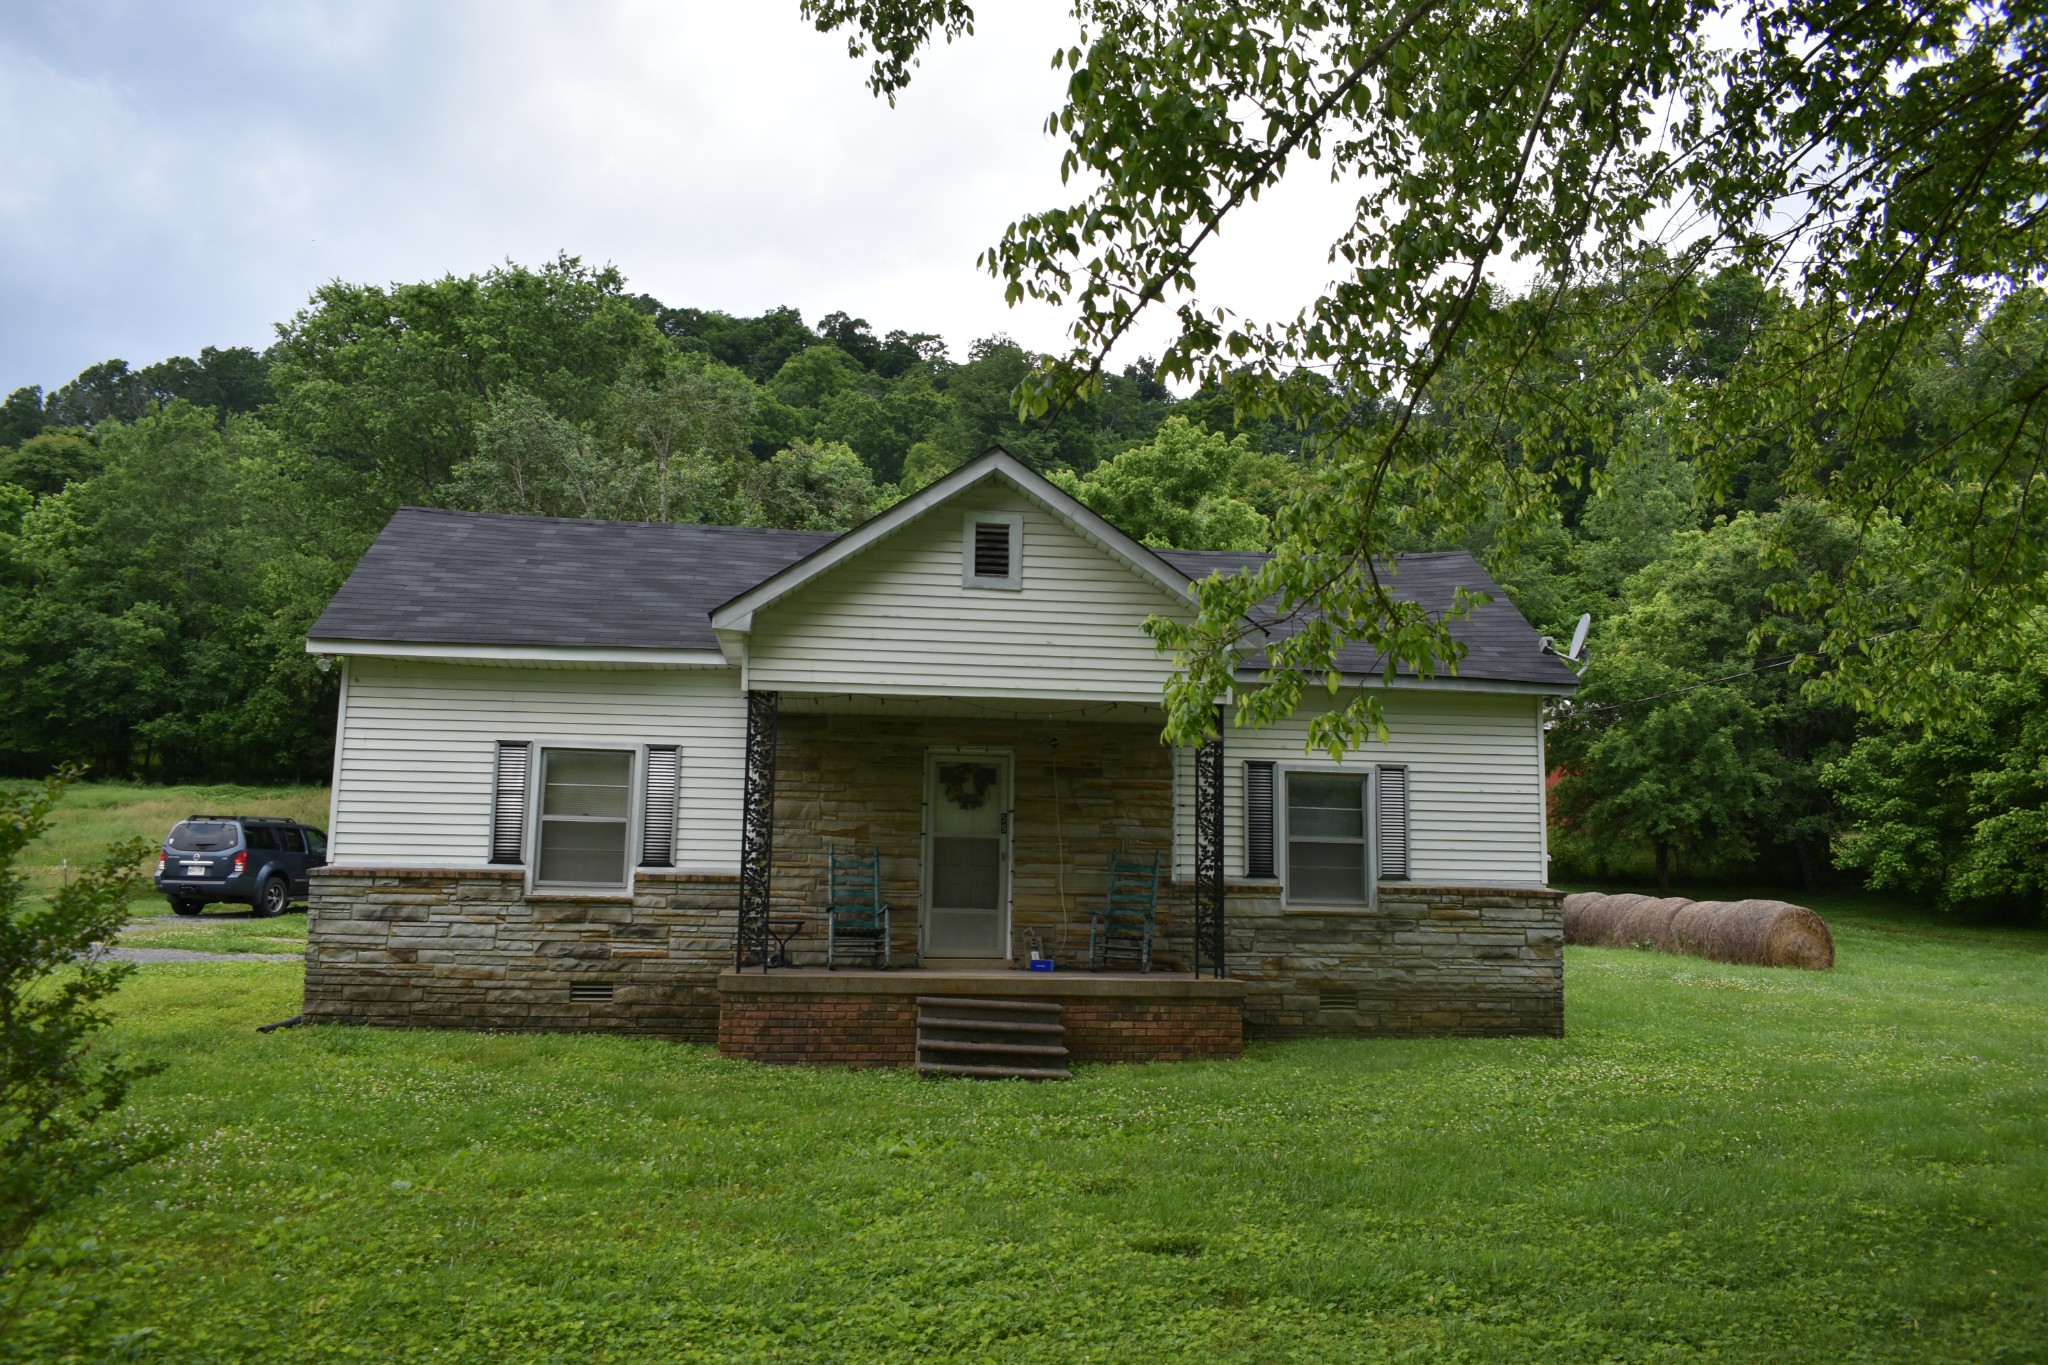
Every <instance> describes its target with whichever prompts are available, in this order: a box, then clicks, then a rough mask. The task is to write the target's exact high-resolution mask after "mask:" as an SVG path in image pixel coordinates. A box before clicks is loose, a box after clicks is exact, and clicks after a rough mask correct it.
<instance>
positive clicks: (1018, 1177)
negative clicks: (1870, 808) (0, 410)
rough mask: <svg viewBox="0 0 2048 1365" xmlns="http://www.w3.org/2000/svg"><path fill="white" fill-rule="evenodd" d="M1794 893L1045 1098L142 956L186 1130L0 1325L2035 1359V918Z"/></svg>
mask: <svg viewBox="0 0 2048 1365" xmlns="http://www.w3.org/2000/svg"><path fill="white" fill-rule="evenodd" d="M1812 903H1813V904H1815V905H1816V908H1819V909H1821V910H1822V912H1823V913H1824V914H1826V915H1827V916H1828V918H1829V919H1830V922H1831V923H1832V925H1833V927H1834V929H1835V932H1836V936H1837V943H1838V948H1839V954H1840V957H1839V960H1840V965H1839V967H1838V968H1837V970H1836V971H1834V972H1833V973H1830V974H1803V973H1794V972H1783V971H1771V970H1766V969H1758V968H1741V967H1726V966H1717V965H1714V964H1710V963H1705V962H1700V961H1697V960H1691V959H1681V958H1671V957H1664V956H1660V955H1656V954H1651V953H1641V952H1631V951H1622V950H1598V949H1571V950H1569V952H1568V954H1567V976H1566V979H1567V992H1568V1001H1569V1031H1568V1036H1566V1037H1565V1038H1563V1039H1510V1040H1424V1041H1377V1040H1365V1041H1360V1040H1348V1041H1324V1042H1310V1043H1290V1044H1273V1045H1259V1046H1255V1047H1254V1048H1253V1049H1252V1050H1251V1052H1250V1055H1249V1056H1248V1057H1247V1058H1246V1059H1245V1060H1244V1061H1242V1062H1238V1063H1229V1064H1201V1065H1179V1066H1153V1067H1089V1068H1082V1069H1080V1071H1079V1073H1078V1076H1077V1079H1076V1080H1075V1081H1073V1082H1072V1083H1069V1084H1063V1085H1051V1086H1036V1087H1034V1086H1026V1085H1016V1084H1000V1085H991V1084H977V1083H972V1082H932V1081H919V1080H917V1079H915V1078H914V1077H912V1076H908V1075H904V1074H900V1073H846V1072H822V1071H802V1070H774V1069H768V1068H762V1067H757V1066H752V1065H748V1064H742V1063H736V1062H727V1061H724V1060H721V1059H720V1058H718V1057H717V1056H716V1055H715V1054H713V1053H712V1052H710V1051H709V1050H707V1049H703V1048H698V1047H691V1046H683V1045H677V1044H672V1043H665V1042H659V1041H651V1040H635V1039H615V1038H602V1037H590V1036H583V1037H573V1036H550V1037H523V1036H514V1035H460V1034H439V1033H389V1032H376V1031H369V1030H357V1029H339V1028H298V1029H290V1030H286V1031H283V1032H279V1033H275V1034H271V1035H267V1036H265V1035H258V1034H257V1033H256V1032H255V1031H254V1027H255V1025H257V1024H260V1023H266V1022H269V1021H272V1020H276V1019H282V1018H284V1017H286V1016H288V1015H290V1014H292V1013H293V1012H294V1011H295V1010H296V1009H297V1007H298V987H299V980H300V969H299V967H298V966H296V965H295V964H270V963H258V962H249V963H233V962H229V963H198V964H191V965H151V966H147V967H144V968H143V969H141V971H140V972H139V973H138V974H137V976H136V977H135V978H134V979H133V980H132V981H131V982H130V984H129V985H128V986H127V987H126V988H125V990H124V992H123V995H122V998H121V1002H120V1007H119V1015H120V1018H119V1022H118V1025H117V1027H116V1029H115V1031H114V1041H115V1043H116V1044H117V1045H118V1046H120V1047H121V1048H123V1049H124V1050H126V1051H128V1052H129V1053H131V1054H134V1055H138V1056H146V1057H152V1058H157V1059H161V1060H162V1061H164V1062H166V1063H168V1064H169V1069H168V1070H167V1071H166V1072H164V1073H163V1074H162V1075H160V1076H158V1077H156V1078H154V1079H152V1080H149V1081H147V1082H145V1083H144V1084H143V1085H142V1086H141V1087H139V1089H138V1091H137V1094H136V1097H135V1100H134V1110H135V1112H136V1113H137V1114H138V1115H141V1116H143V1117H146V1118H147V1119H148V1120H149V1121H151V1122H153V1123H160V1124H164V1125H167V1126H169V1127H170V1128H171V1129H173V1130H175V1131H176V1132H177V1133H178V1134H180V1135H181V1137H182V1142H183V1145H182V1146H181V1147H180V1148H179V1150H178V1151H177V1152H176V1153H175V1154H174V1155H172V1156H170V1157H168V1158H166V1159H164V1160H162V1161H160V1162H158V1163H156V1164H154V1165H153V1166H150V1167H148V1168H146V1169H143V1170H140V1171H136V1172H133V1173H131V1174H130V1175H128V1176H126V1177H124V1178H122V1179H121V1180H120V1181H118V1182H117V1183H116V1184H114V1185H112V1186H111V1187H109V1188H108V1189H107V1190H106V1191H105V1192H104V1193H103V1194H102V1195H100V1196H98V1197H97V1198H95V1199H94V1200H92V1201H91V1202H90V1203H88V1204H86V1205H84V1206H82V1207H80V1208H78V1209H77V1210H76V1211H75V1213H74V1214H73V1215H72V1216H71V1217H70V1218H68V1219H67V1220H66V1221H65V1222H63V1223H62V1224H60V1225H57V1226H53V1227H52V1228H50V1229H49V1238H48V1241H47V1244H46V1248H45V1250H46V1252H47V1254H48V1255H49V1256H50V1257H51V1258H52V1259H53V1261H54V1262H55V1265H54V1267H53V1268H52V1269H51V1270H50V1271H49V1272H48V1273H46V1274H45V1275H44V1276H43V1277H42V1278H41V1279H40V1280H39V1281H37V1283H36V1285H35V1288H34V1289H33V1291H32V1293H31V1294H30V1296H29V1298H28V1301H27V1303H26V1305H25V1309H24V1313H23V1316H22V1317H21V1318H20V1319H19V1320H18V1321H17V1322H16V1324H15V1326H14V1328H13V1331H12V1333H11V1335H10V1337H9V1339H8V1341H7V1343H6V1344H5V1345H4V1346H0V1353H6V1352H12V1353H13V1354H15V1355H16V1356H19V1357H22V1358H29V1359H37V1360H58V1359H78V1360H102V1359H144V1360H164V1361H179V1362H183V1361H216V1360H217V1361H270V1360H276V1361H293V1362H302V1361H326V1360H357V1359H360V1360H428V1359H434V1360H455V1361H466V1360H476V1361H492V1362H504V1361H527V1360H550V1361H552V1360H559V1361H635V1362H641V1361H661V1360H696V1359H703V1360H725V1359H742V1360H744V1359H788V1360H904V1359H926V1358H929V1359H952V1358H958V1359H995V1360H1044V1361H1070V1360H1116V1361H1146V1360H1164V1359H1178V1358H1186V1359H1201V1360H1233V1361H1239V1360H1241V1361H1304V1360H1311V1361H1312V1360H1328V1361H1369V1360H1396V1359H1402V1360H1572V1361H1578V1360H1690V1359H1728V1360H1815V1361H1834V1360H1859V1359H1887V1360H1889V1359H1898V1360H1959V1361H1963V1360H1967V1361H1977V1360H1993V1359H2005V1360H2032V1359H2044V1358H2048V1277H2044V1271H2048V1246H2044V1241H2043V1239H2044V1234H2048V933H2043V932H2041V931H2036V930H2024V929H1993V928H1984V927H1972V926H1969V925H1966V924H1961V923H1955V922H1951V921H1947V920H1944V919H1942V918H1940V917H1938V916H1920V915H1914V914H1912V913H1909V912H1906V911H1902V910H1896V909H1893V908H1889V907H1887V906H1885V905H1883V904H1881V903H1878V902H1873V901H1870V900H1867V899H1865V898H1856V897H1842V898H1830V897H1821V898H1817V899H1816V900H1814V901H1813V902H1812ZM289 922H290V921H268V922H263V923H261V924H258V925H255V926H253V928H255V929H258V930H261V931H263V932H266V933H267V932H270V931H271V930H272V929H273V927H274V926H278V925H282V924H286V923H289Z"/></svg>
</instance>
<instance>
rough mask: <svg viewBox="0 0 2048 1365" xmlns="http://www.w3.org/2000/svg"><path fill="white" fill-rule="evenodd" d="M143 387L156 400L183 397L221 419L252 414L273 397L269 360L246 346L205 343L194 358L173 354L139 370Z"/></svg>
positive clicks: (161, 401) (163, 400)
mask: <svg viewBox="0 0 2048 1365" xmlns="http://www.w3.org/2000/svg"><path fill="white" fill-rule="evenodd" d="M139 378H140V379H141V381H142V387H143V389H144V390H145V391H146V392H147V393H148V394H149V396H150V397H152V398H154V399H156V401H157V402H159V403H168V402H170V401H172V400H173V399H177V398H182V399H184V400H185V401H186V402H188V403H191V404H193V405H194V406H196V407H202V408H212V409H213V410H214V411H215V412H216V413H219V414H220V415H221V416H222V417H223V418H225V417H228V416H231V415H233V414H236V413H253V412H256V411H257V410H259V409H260V408H262V407H263V405H264V404H266V403H268V402H270V401H271V400H272V399H273V398H275V397H276V394H275V393H274V392H273V391H272V389H271V387H270V362H269V361H267V360H265V359H264V358H263V357H262V356H260V355H258V354H256V352H255V351H253V350H251V349H250V348H249V347H247V346H228V347H225V348H223V347H215V346H208V347H205V348H204V349H202V350H201V351H200V352H199V358H198V359H197V360H194V359H191V358H190V357H188V356H181V355H179V356H172V357H171V358H170V359H169V360H163V361H159V362H158V363H156V364H154V365H145V366H143V367H142V369H141V371H140V372H139Z"/></svg>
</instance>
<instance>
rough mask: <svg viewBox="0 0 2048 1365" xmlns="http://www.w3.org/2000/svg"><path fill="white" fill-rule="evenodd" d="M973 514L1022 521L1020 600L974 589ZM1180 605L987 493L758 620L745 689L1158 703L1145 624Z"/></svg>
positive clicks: (1060, 529) (938, 514) (996, 491)
mask: <svg viewBox="0 0 2048 1365" xmlns="http://www.w3.org/2000/svg"><path fill="white" fill-rule="evenodd" d="M970 513H1008V514H1012V515H1014V516H1015V517H1016V518H1017V524H1018V527H1019V531H1018V535H1019V543H1020V545H1021V548H1022V555H1021V563H1020V566H1019V580H1020V582H1019V587H1018V588H1017V589H1016V590H1015V591H1011V592H989V591H986V590H976V589H973V588H969V587H967V586H965V585H964V584H963V582H962V578H963V575H962V525H963V514H970ZM967 524H968V525H969V526H971V524H972V522H971V517H970V518H968V522H967ZM1175 609H1176V601H1175V599H1174V598H1173V597H1171V596H1169V595H1168V594H1167V593H1166V592H1164V591H1162V590H1161V588H1160V586H1159V584H1158V583H1156V582H1154V581H1152V580H1149V579H1146V578H1142V577H1140V576H1139V575H1138V574H1137V573H1136V572H1134V571H1133V570H1132V569H1130V568H1129V567H1127V566H1126V565H1124V564H1123V563H1121V562H1119V561H1118V560H1116V559H1115V558H1113V557H1111V556H1110V555H1109V554H1108V553H1107V552H1106V551H1104V550H1103V549H1102V548H1101V547H1099V546H1097V545H1096V544H1095V543H1094V542H1092V541H1090V540H1087V539H1086V538H1084V537H1083V536H1081V535H1080V534H1079V533H1078V532H1076V531H1075V530H1074V529H1073V528H1072V527H1070V526H1068V525H1067V524H1066V523H1065V522H1064V521H1061V520H1060V519H1059V518H1058V517H1055V516H1054V515H1052V514H1051V513H1050V512H1048V511H1046V510H1045V509H1044V508H1043V507H1041V506H1040V505H1039V504H1038V503H1036V502H1034V501H1032V500H1031V499H1029V498H1027V497H1025V496H1024V495H1023V494H1021V493H1018V492H1016V491H1015V490H1013V489H1010V488H1008V487H1007V486H1004V485H1001V484H997V485H994V486H985V487H982V488H978V489H975V490H974V491H972V492H970V493H967V494H964V495H962V496H961V497H960V498H958V499H956V500H955V501H953V502H949V503H947V504H946V505H945V507H944V508H943V509H936V510H934V511H933V512H932V513H930V514H928V515H926V516H924V517H922V518H920V519H919V520H917V521H914V522H912V523H911V524H909V525H908V526H906V527H904V528H903V529H902V530H900V531H898V532H897V533H896V534H895V535H892V536H890V537H889V538H888V539H886V540H883V541H880V542H878V543H877V544H875V545H874V546H872V547H870V548H869V549H867V550H865V551H863V552H862V553H861V554H859V555H857V556H855V557H854V558H852V559H850V560H848V561H847V562H846V563H844V564H841V565H839V566H837V567H836V568H834V569H832V570H831V571H830V572H828V573H825V574H823V575H821V576H820V577H819V578H818V579H817V580H816V581H814V582H812V583H809V584H806V585H805V586H804V587H802V588H799V589H798V590H796V591H795V592H794V593H792V594H791V595H790V596H789V597H787V598H784V599H783V600H782V601H779V602H776V603H774V604H772V605H770V606H767V607H764V608H762V609H761V610H760V611H759V612H758V613H756V615H755V617H754V626H753V631H752V634H751V637H750V638H749V639H748V641H747V685H748V686H750V687H755V688H761V689H771V690H787V691H796V692H826V693H830V692H860V693H867V694H871V695H883V696H910V695H919V694H925V695H932V694H936V695H939V696H969V697H1038V698H1060V699H1084V700H1089V701H1135V702H1146V703H1152V704H1157V702H1158V700H1159V696H1160V691H1161V689H1162V688H1163V687H1164V686H1165V683H1166V678H1167V674H1168V666H1167V660H1166V659H1164V658H1162V657H1161V656H1160V655H1159V654H1158V653H1157V652H1156V651H1155V650H1154V649H1153V647H1152V637H1151V636H1149V635H1147V634H1146V633H1145V631H1144V622H1145V618H1146V617H1148V616H1153V615H1158V614H1161V613H1166V612H1171V611H1174V610H1175ZM1181 609H1182V610H1183V611H1190V612H1191V610H1192V608H1191V605H1190V606H1187V607H1183V608H1181Z"/></svg>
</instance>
